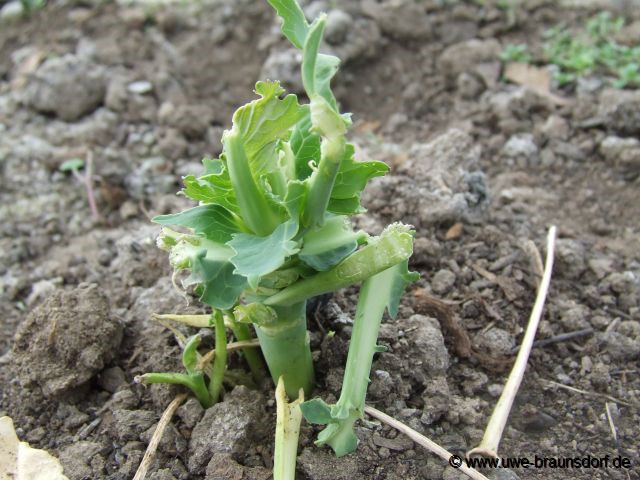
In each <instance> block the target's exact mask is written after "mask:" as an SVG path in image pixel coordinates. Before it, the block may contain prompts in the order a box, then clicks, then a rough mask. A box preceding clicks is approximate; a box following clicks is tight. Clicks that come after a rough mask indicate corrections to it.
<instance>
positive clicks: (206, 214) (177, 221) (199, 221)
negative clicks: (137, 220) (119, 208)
mask: <svg viewBox="0 0 640 480" xmlns="http://www.w3.org/2000/svg"><path fill="white" fill-rule="evenodd" d="M152 221H153V222H155V223H159V224H160V225H180V226H181V227H188V228H191V229H193V231H194V232H195V233H196V234H201V235H204V236H205V237H206V238H208V239H209V240H213V241H214V242H220V243H225V242H228V241H229V240H231V236H232V234H234V233H238V232H244V231H247V228H246V227H245V226H244V224H243V222H242V221H241V220H240V219H239V218H238V217H237V216H235V215H234V214H232V213H231V212H229V210H227V209H226V208H223V207H221V206H219V205H201V206H199V207H194V208H190V209H188V210H185V211H184V212H180V213H174V214H171V215H159V216H157V217H154V218H153V219H152Z"/></svg>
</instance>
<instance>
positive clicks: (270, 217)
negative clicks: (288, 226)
mask: <svg viewBox="0 0 640 480" xmlns="http://www.w3.org/2000/svg"><path fill="white" fill-rule="evenodd" d="M223 143H224V146H225V152H226V155H227V168H228V169H229V176H230V177H231V183H232V185H233V189H234V191H236V192H238V193H237V198H238V206H239V207H240V212H241V213H242V219H243V220H244V221H245V223H246V224H247V226H248V227H249V228H250V229H251V230H252V231H253V232H254V233H255V234H256V235H258V236H266V235H269V234H270V233H271V232H273V231H274V230H275V229H276V227H277V226H278V225H280V223H281V220H282V219H281V218H280V216H279V215H278V212H277V211H276V210H275V209H274V208H273V205H271V204H269V202H268V201H267V198H266V197H265V195H264V192H263V191H262V190H261V189H260V188H259V187H258V185H257V184H256V181H255V179H254V178H253V175H252V174H251V168H250V166H249V159H248V158H247V154H246V153H245V151H244V146H243V144H242V143H243V140H242V137H241V136H240V134H239V133H238V132H236V131H234V130H231V131H230V132H227V134H226V135H225V136H224V138H223Z"/></svg>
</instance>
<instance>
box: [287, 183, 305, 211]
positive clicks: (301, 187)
mask: <svg viewBox="0 0 640 480" xmlns="http://www.w3.org/2000/svg"><path fill="white" fill-rule="evenodd" d="M308 194H309V183H308V181H304V182H301V181H299V180H293V181H291V182H289V184H288V185H287V195H286V196H285V198H284V206H285V208H286V209H287V212H288V213H289V218H290V219H291V220H299V219H300V217H301V216H302V213H303V208H304V204H305V201H306V199H307V195H308Z"/></svg>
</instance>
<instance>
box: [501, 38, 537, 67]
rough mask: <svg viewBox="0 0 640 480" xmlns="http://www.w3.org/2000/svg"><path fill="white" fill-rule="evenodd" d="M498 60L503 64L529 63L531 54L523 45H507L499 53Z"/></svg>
mask: <svg viewBox="0 0 640 480" xmlns="http://www.w3.org/2000/svg"><path fill="white" fill-rule="evenodd" d="M500 60H502V61H503V62H519V63H529V62H531V54H530V53H529V51H528V47H527V46H526V45H525V44H523V43H520V44H517V45H515V44H513V43H509V44H507V46H506V47H504V50H502V52H501V53H500Z"/></svg>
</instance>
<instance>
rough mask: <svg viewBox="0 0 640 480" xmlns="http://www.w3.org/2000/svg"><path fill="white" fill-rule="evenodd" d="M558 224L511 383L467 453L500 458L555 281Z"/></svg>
mask: <svg viewBox="0 0 640 480" xmlns="http://www.w3.org/2000/svg"><path fill="white" fill-rule="evenodd" d="M555 238H556V227H554V226H552V227H551V228H550V229H549V234H548V236H547V260H546V263H545V268H544V274H543V275H542V280H541V282H540V286H539V288H538V295H537V297H536V301H535V303H534V304H533V309H532V311H531V316H530V317H529V323H528V324H527V330H526V332H525V334H524V338H523V339H522V346H521V347H520V351H519V352H518V356H517V357H516V361H515V362H514V364H513V368H512V369H511V373H510V374H509V378H508V379H507V383H506V384H505V386H504V390H503V391H502V395H500V399H499V400H498V403H497V404H496V406H495V409H494V410H493V414H492V415H491V418H490V419H489V423H488V424H487V428H486V430H485V433H484V437H483V438H482V442H480V445H478V446H477V447H476V448H473V449H471V450H470V451H469V453H468V454H467V455H468V456H473V455H480V456H483V457H494V458H497V457H498V445H499V444H500V439H501V438H502V432H503V431H504V427H505V425H506V424H507V419H508V418H509V413H510V412H511V406H512V405H513V401H514V399H515V397H516V394H517V393H518V389H519V388H520V383H522V377H523V376H524V371H525V369H526V368H527V361H528V360H529V354H530V353H531V347H532V345H533V340H534V338H535V335H536V330H537V329H538V324H539V323H540V318H541V317H542V309H543V307H544V302H545V299H546V297H547V291H548V290H549V284H550V283H551V271H552V269H553V254H554V248H555Z"/></svg>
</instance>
